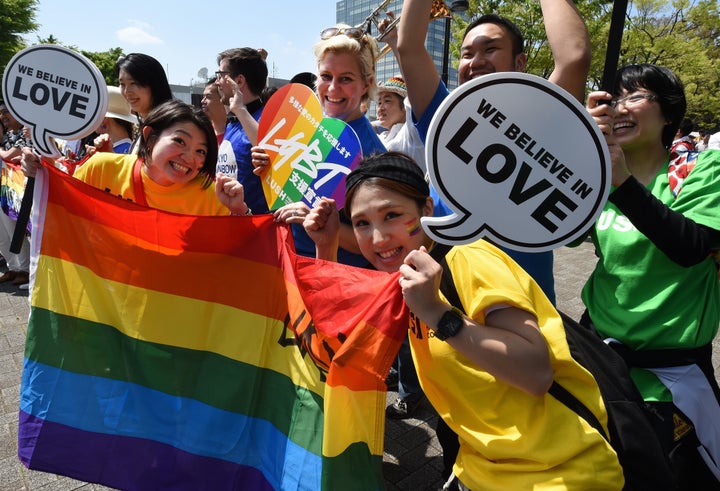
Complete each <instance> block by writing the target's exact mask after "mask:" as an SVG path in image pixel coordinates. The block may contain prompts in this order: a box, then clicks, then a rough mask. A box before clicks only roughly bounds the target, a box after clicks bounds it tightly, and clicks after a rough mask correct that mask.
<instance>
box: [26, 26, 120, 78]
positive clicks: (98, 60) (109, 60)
mask: <svg viewBox="0 0 720 491" xmlns="http://www.w3.org/2000/svg"><path fill="white" fill-rule="evenodd" d="M38 43H39V44H57V45H60V46H64V47H66V48H68V49H71V50H73V51H77V52H78V53H81V54H82V55H83V56H85V57H86V58H87V59H88V60H90V61H92V62H93V63H94V64H95V66H96V67H98V69H99V70H100V73H102V75H103V78H104V79H105V83H106V84H108V85H116V86H117V85H118V78H117V75H116V74H115V62H117V59H118V58H119V57H120V56H121V55H122V54H123V51H122V49H121V48H110V49H109V50H107V51H98V52H94V51H84V50H81V49H79V48H78V47H77V46H67V45H65V44H63V43H62V42H61V41H60V40H59V39H57V38H56V37H55V36H53V35H52V34H50V35H49V36H48V37H47V38H45V39H40V38H38Z"/></svg>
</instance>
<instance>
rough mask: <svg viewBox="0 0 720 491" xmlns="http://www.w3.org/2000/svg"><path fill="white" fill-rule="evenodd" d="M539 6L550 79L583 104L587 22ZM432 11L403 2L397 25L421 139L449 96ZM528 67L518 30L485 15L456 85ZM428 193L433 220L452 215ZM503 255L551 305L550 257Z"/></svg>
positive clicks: (545, 1)
mask: <svg viewBox="0 0 720 491" xmlns="http://www.w3.org/2000/svg"><path fill="white" fill-rule="evenodd" d="M540 5H541V8H542V12H543V18H544V21H545V31H546V34H547V38H548V43H549V45H550V49H551V51H552V55H553V60H554V62H555V68H554V69H553V72H552V73H551V74H550V78H549V80H550V82H553V83H555V84H557V85H559V86H560V87H562V88H563V89H565V90H567V91H568V92H570V94H572V95H573V96H575V97H576V98H577V99H578V101H580V102H582V101H583V100H584V99H585V83H586V80H587V75H588V71H589V69H590V39H589V36H588V32H587V27H586V26H585V22H584V21H583V19H582V17H580V13H579V12H578V11H577V9H576V8H575V5H574V4H573V3H572V1H571V0H540ZM431 6H432V0H405V3H404V5H403V10H402V16H401V17H400V22H399V24H398V45H397V50H398V61H399V63H400V69H401V71H402V74H403V77H404V78H405V82H406V84H407V94H408V99H409V100H410V106H411V107H412V111H413V120H414V121H415V125H416V127H417V129H418V132H419V133H420V136H421V138H423V140H424V139H425V138H426V136H427V132H428V127H429V125H430V121H431V120H432V117H433V115H434V114H435V111H437V108H438V107H439V106H440V104H441V103H442V101H443V100H444V99H445V98H446V97H447V96H448V95H449V91H448V89H447V87H445V84H444V83H442V80H441V79H440V74H439V73H438V71H437V68H436V67H435V62H434V61H433V59H432V57H431V56H430V53H428V51H427V49H426V48H425V37H426V36H427V32H428V23H429V22H430V10H431ZM526 62H527V57H526V55H525V53H524V40H523V36H522V33H521V32H520V30H519V28H518V27H517V26H516V25H515V24H514V23H513V22H511V21H509V20H508V19H505V18H504V17H501V16H498V15H496V14H486V15H483V16H481V17H478V18H477V19H475V20H473V21H472V22H471V23H470V24H469V25H468V27H467V29H466V30H465V37H464V39H463V42H462V47H461V49H460V63H459V66H458V82H459V83H460V84H463V83H465V82H467V81H469V80H472V79H474V78H476V77H479V76H481V75H486V74H488V73H495V72H522V71H524V70H525V64H526ZM431 194H432V196H433V198H434V199H435V201H436V205H435V210H436V211H435V215H436V216H443V215H450V214H452V211H451V210H450V209H449V208H447V206H445V205H444V203H442V202H440V201H439V199H438V196H437V193H436V192H435V191H434V190H432V192H431ZM504 250H505V252H507V253H508V254H509V255H510V256H511V257H512V258H513V259H514V260H515V261H516V262H517V263H518V264H520V265H521V266H522V267H523V268H524V269H525V271H527V272H528V273H529V274H530V275H531V276H532V277H533V278H534V279H535V281H537V282H538V284H539V285H540V287H541V288H542V289H543V291H544V292H545V294H546V295H547V296H548V298H550V300H551V301H552V302H553V303H555V288H554V282H553V276H552V268H553V255H552V252H551V251H550V252H542V253H525V252H519V251H513V250H508V249H504Z"/></svg>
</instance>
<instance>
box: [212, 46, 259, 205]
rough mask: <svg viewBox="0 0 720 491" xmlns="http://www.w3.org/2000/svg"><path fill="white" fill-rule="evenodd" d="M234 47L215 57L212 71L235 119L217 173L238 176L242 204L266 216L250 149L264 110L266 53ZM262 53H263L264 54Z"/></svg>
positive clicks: (220, 151)
mask: <svg viewBox="0 0 720 491" xmlns="http://www.w3.org/2000/svg"><path fill="white" fill-rule="evenodd" d="M264 51H265V50H257V49H254V48H234V49H228V50H225V51H223V52H221V53H220V54H219V55H218V58H217V59H218V65H219V68H218V71H216V72H215V76H216V77H217V81H216V82H215V83H216V84H217V86H218V88H219V89H220V97H221V100H222V103H223V104H225V105H226V106H228V109H229V111H230V112H231V113H232V115H234V116H235V117H234V118H232V117H230V118H229V119H228V122H227V125H226V126H225V134H224V135H223V140H222V142H221V143H220V147H219V149H218V162H217V172H218V173H219V174H227V175H230V176H233V177H237V180H238V181H239V182H240V183H241V184H242V185H243V187H244V188H245V202H246V203H247V205H248V206H249V207H250V209H251V210H252V211H253V213H254V214H258V213H267V212H268V205H267V202H266V201H265V195H264V194H263V190H262V181H261V180H260V178H259V177H258V176H256V175H255V174H253V169H254V167H253V165H252V157H251V152H250V149H251V148H252V146H253V145H255V144H257V123H258V121H260V116H261V115H262V111H263V101H262V99H261V98H260V94H261V93H262V91H263V89H264V88H265V85H266V84H267V76H268V69H267V64H266V63H265V57H266V56H267V52H264ZM263 52H264V53H263Z"/></svg>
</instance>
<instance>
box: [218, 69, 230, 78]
mask: <svg viewBox="0 0 720 491" xmlns="http://www.w3.org/2000/svg"><path fill="white" fill-rule="evenodd" d="M230 74H231V72H225V71H223V70H218V71H216V72H215V77H216V78H221V77H224V76H225V75H230Z"/></svg>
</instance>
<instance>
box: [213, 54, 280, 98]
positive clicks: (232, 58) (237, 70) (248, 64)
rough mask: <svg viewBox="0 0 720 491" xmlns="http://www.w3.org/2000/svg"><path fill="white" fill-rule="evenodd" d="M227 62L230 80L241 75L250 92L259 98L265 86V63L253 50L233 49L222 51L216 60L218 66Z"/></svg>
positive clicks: (266, 74)
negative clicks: (224, 61)
mask: <svg viewBox="0 0 720 491" xmlns="http://www.w3.org/2000/svg"><path fill="white" fill-rule="evenodd" d="M225 59H227V60H228V70H229V72H230V76H231V77H232V78H235V77H237V76H238V75H242V76H243V77H245V81H246V82H247V84H248V87H249V88H250V91H251V92H252V93H253V94H255V95H257V96H260V94H261V93H262V91H263V89H264V88H265V85H267V77H268V69H267V63H265V60H264V59H263V57H262V53H260V52H259V51H258V50H256V49H255V48H233V49H226V50H225V51H222V52H221V53H220V54H219V55H218V58H217V62H218V65H220V62H222V61H223V60H225Z"/></svg>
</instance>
